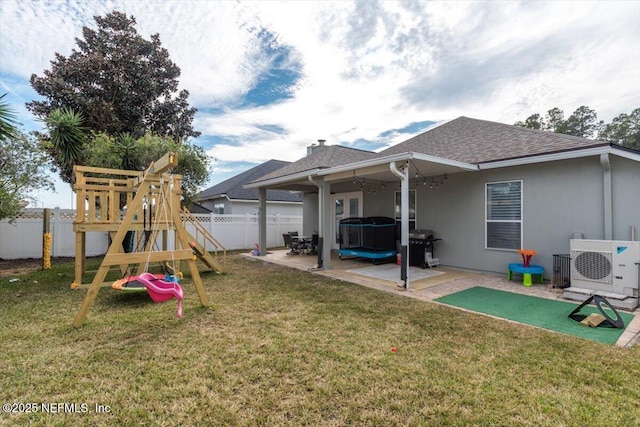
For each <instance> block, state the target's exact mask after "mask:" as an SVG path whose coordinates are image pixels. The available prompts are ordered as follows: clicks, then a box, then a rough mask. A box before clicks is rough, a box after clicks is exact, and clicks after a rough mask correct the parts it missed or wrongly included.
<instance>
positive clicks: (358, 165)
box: [318, 151, 478, 176]
mask: <svg viewBox="0 0 640 427" xmlns="http://www.w3.org/2000/svg"><path fill="white" fill-rule="evenodd" d="M407 160H422V161H426V162H431V163H438V164H441V165H448V166H454V167H457V168H460V169H465V170H477V169H478V166H477V165H474V164H471V163H465V162H459V161H457V160H451V159H445V158H442V157H436V156H431V155H428V154H422V153H415V152H410V151H408V152H404V153H397V154H390V155H388V156H383V157H376V158H373V159H367V160H362V161H359V162H355V163H349V164H346V165H340V166H335V167H332V168H327V169H323V170H321V171H319V172H318V175H319V176H326V175H332V174H337V173H342V172H350V171H353V170H358V169H364V168H370V167H373V166H380V165H386V164H390V163H392V162H401V161H407Z"/></svg>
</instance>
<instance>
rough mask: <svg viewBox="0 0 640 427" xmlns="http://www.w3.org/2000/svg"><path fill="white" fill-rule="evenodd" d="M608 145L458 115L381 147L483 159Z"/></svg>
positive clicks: (383, 153) (394, 151)
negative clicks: (414, 134) (409, 137)
mask: <svg viewBox="0 0 640 427" xmlns="http://www.w3.org/2000/svg"><path fill="white" fill-rule="evenodd" d="M602 145H609V144H608V143H606V142H602V141H595V140H590V139H585V138H579V137H575V136H571V135H564V134H559V133H553V132H546V131H539V130H534V129H528V128H523V127H519V126H512V125H506V124H503V123H496V122H489V121H486V120H478V119H471V118H469V117H459V118H457V119H454V120H451V121H450V122H447V123H444V124H442V125H440V126H437V127H435V128H433V129H430V130H428V131H426V132H424V133H422V134H420V135H416V136H414V137H413V138H411V139H408V140H407V141H404V142H402V143H400V144H397V145H394V146H393V147H390V148H387V149H386V150H384V151H381V152H380V153H379V154H380V155H381V156H386V155H391V154H398V153H406V152H414V153H422V154H428V155H432V156H436V157H441V158H445V159H449V160H457V161H461V162H466V163H474V164H477V163H484V162H490V161H496V160H505V159H514V158H519V157H527V156H535V155H540V154H549V153H555V152H562V151H570V150H576V149H584V148H590V147H597V146H602Z"/></svg>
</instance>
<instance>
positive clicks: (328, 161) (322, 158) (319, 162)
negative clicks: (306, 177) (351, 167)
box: [256, 145, 377, 181]
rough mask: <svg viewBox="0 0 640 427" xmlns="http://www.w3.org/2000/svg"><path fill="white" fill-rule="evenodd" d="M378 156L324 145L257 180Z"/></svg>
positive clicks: (369, 152) (368, 152)
mask: <svg viewBox="0 0 640 427" xmlns="http://www.w3.org/2000/svg"><path fill="white" fill-rule="evenodd" d="M376 156H377V154H376V153H374V152H372V151H364V150H357V149H355V148H348V147H342V146H340V145H324V146H319V147H315V148H314V150H313V152H312V153H311V154H309V155H308V156H306V157H303V158H301V159H300V160H298V161H296V162H294V163H290V164H288V165H287V166H285V167H283V168H281V169H278V170H277V171H274V172H271V173H270V174H268V175H265V176H263V177H260V179H256V180H259V181H263V180H266V179H271V178H279V177H282V176H286V175H292V174H295V173H298V172H303V171H309V170H314V169H326V168H330V167H334V166H340V165H345V164H348V163H354V162H359V161H361V160H367V159H371V158H374V157H376Z"/></svg>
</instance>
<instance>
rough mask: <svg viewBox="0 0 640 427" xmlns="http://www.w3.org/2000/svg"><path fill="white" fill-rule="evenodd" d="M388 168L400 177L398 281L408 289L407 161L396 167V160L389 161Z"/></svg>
mask: <svg viewBox="0 0 640 427" xmlns="http://www.w3.org/2000/svg"><path fill="white" fill-rule="evenodd" d="M389 169H390V170H391V172H393V174H394V175H396V176H397V177H398V178H400V205H401V206H400V211H401V212H400V221H401V224H400V255H401V257H402V263H401V265H400V281H401V282H402V284H403V285H404V288H405V289H409V250H408V249H409V162H406V163H405V164H404V166H403V169H402V170H400V169H398V166H397V165H396V162H391V163H389Z"/></svg>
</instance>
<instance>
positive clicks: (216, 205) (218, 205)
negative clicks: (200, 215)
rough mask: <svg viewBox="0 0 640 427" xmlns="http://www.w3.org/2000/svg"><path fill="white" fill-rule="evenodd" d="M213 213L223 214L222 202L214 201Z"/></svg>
mask: <svg viewBox="0 0 640 427" xmlns="http://www.w3.org/2000/svg"><path fill="white" fill-rule="evenodd" d="M213 213H214V214H221V215H222V214H224V203H214V204H213Z"/></svg>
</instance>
